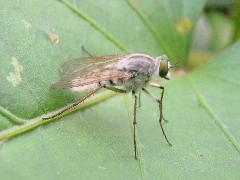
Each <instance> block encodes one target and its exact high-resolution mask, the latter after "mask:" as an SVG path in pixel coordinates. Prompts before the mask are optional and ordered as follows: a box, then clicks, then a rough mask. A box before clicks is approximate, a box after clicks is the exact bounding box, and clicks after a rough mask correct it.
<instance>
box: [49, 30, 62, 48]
mask: <svg viewBox="0 0 240 180" xmlns="http://www.w3.org/2000/svg"><path fill="white" fill-rule="evenodd" d="M48 37H49V39H50V41H51V43H52V44H53V45H55V44H58V43H59V37H58V35H57V34H54V33H53V32H50V33H48Z"/></svg>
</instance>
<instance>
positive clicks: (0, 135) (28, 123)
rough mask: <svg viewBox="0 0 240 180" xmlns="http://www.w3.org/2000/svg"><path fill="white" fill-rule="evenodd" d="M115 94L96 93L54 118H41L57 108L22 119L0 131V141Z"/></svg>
mask: <svg viewBox="0 0 240 180" xmlns="http://www.w3.org/2000/svg"><path fill="white" fill-rule="evenodd" d="M115 95H117V93H114V92H108V93H101V94H97V95H95V96H94V97H92V98H89V100H87V101H85V103H83V104H80V106H79V108H78V109H73V110H72V111H69V112H67V113H65V114H62V115H61V116H58V117H56V118H52V119H49V120H43V119H42V118H43V116H49V115H50V114H52V113H55V112H58V111H59V110H57V111H55V112H51V113H48V114H45V115H42V116H39V117H37V118H33V119H30V120H24V121H23V122H24V124H22V125H17V126H13V127H12V128H9V129H7V130H4V131H2V132H0V141H1V140H5V139H9V138H12V137H15V136H17V135H20V134H22V133H24V132H27V131H30V130H32V129H34V128H36V127H38V126H41V125H43V124H46V123H49V122H52V121H55V120H57V119H60V118H61V117H63V116H66V115H67V114H69V113H71V112H74V111H77V110H81V109H85V108H87V107H90V106H93V105H95V104H98V103H100V102H103V101H105V100H107V99H109V98H111V97H113V96H115ZM10 114H11V115H13V114H12V113H10ZM13 116H14V115H13ZM15 118H18V117H16V116H15Z"/></svg>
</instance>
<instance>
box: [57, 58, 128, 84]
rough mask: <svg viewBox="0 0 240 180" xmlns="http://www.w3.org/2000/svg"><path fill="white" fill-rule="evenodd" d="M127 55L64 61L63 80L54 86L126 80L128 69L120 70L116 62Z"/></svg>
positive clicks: (62, 68) (61, 71)
mask: <svg viewBox="0 0 240 180" xmlns="http://www.w3.org/2000/svg"><path fill="white" fill-rule="evenodd" d="M125 57H126V55H112V56H100V57H84V58H80V59H76V60H71V61H68V62H66V63H64V64H63V65H62V67H61V69H60V73H61V77H62V80H61V81H59V82H57V83H55V84H54V85H53V87H54V88H74V87H81V86H86V85H89V84H96V83H98V82H102V81H109V80H119V79H122V80H126V79H128V78H130V77H131V73H130V72H128V71H127V70H118V69H117V68H116V64H117V62H118V61H119V60H122V59H123V58H125Z"/></svg>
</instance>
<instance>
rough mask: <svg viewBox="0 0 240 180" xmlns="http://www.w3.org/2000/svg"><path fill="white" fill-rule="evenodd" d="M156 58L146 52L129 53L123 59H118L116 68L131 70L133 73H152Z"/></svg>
mask: <svg viewBox="0 0 240 180" xmlns="http://www.w3.org/2000/svg"><path fill="white" fill-rule="evenodd" d="M155 62H156V60H155V59H154V58H153V57H151V56H149V55H146V54H140V53H136V54H130V55H129V56H127V57H126V58H125V59H123V60H121V61H119V63H118V65H117V68H118V69H119V70H124V71H129V72H133V73H135V74H145V75H147V74H150V75H152V74H153V73H154V68H155Z"/></svg>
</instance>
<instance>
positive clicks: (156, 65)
mask: <svg viewBox="0 0 240 180" xmlns="http://www.w3.org/2000/svg"><path fill="white" fill-rule="evenodd" d="M85 51H86V50H85ZM86 52H87V51H86ZM87 53H88V52H87ZM88 54H89V55H90V56H89V57H83V58H80V59H76V60H72V61H68V62H66V63H64V64H63V65H62V67H61V69H60V74H61V77H62V79H61V80H60V81H59V82H56V83H55V84H53V86H52V87H53V88H58V89H65V88H67V89H71V90H73V91H83V90H88V93H87V94H86V95H85V96H83V97H82V98H81V99H79V100H78V101H77V102H75V103H73V104H71V105H69V106H67V107H66V108H64V109H63V110H61V111H59V112H57V113H56V114H53V115H51V116H49V117H45V118H43V119H52V118H55V117H57V116H60V115H62V114H63V113H65V112H66V111H69V110H71V109H72V108H75V107H76V106H77V105H79V104H80V103H82V102H83V101H84V100H86V99H87V98H89V97H90V96H92V95H94V94H95V93H96V92H97V91H99V90H100V89H108V90H111V91H114V92H117V93H132V95H133V97H134V112H133V117H134V118H133V142H134V157H135V159H137V148H136V123H137V122H136V109H137V104H138V93H140V91H143V92H144V93H146V94H147V95H148V96H150V97H151V98H153V99H154V100H155V101H156V102H157V103H158V104H159V111H160V118H159V123H160V127H161V130H162V133H163V135H164V137H165V139H166V141H167V143H168V144H169V145H170V146H171V143H170V142H169V140H168V138H167V136H166V134H165V132H164V129H163V126H162V120H163V112H162V111H163V109H162V101H163V94H164V87H163V86H160V85H158V84H155V83H154V84H153V83H150V80H151V78H152V77H153V76H160V77H161V78H164V79H168V77H167V74H168V71H169V69H170V68H172V67H173V66H172V65H171V64H170V62H169V60H168V58H167V56H165V55H161V56H159V57H156V58H154V57H151V56H149V55H146V54H140V53H136V54H127V55H110V56H100V57H96V56H92V55H91V54H90V53H88ZM147 85H150V86H153V87H156V88H159V89H161V90H162V92H161V96H160V98H158V97H156V96H155V95H153V94H152V93H150V92H149V91H148V90H147V89H146V86H147Z"/></svg>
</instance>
